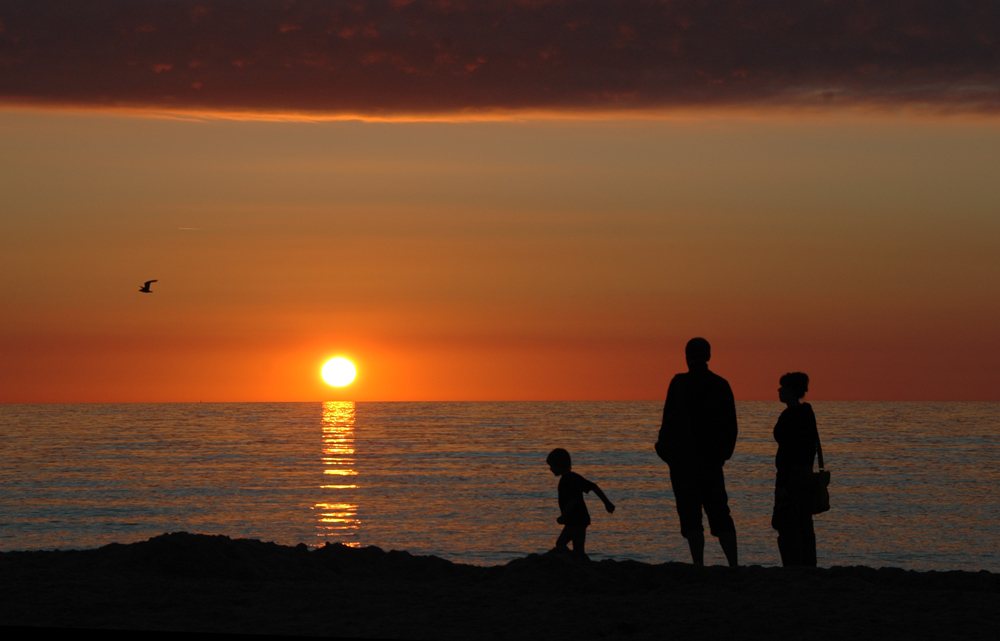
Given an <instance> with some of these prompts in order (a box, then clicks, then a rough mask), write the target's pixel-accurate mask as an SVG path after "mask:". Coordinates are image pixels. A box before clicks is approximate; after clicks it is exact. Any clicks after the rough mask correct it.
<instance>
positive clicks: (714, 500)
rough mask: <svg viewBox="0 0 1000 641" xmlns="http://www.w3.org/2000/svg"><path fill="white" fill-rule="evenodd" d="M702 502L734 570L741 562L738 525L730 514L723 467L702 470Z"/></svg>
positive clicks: (710, 524)
mask: <svg viewBox="0 0 1000 641" xmlns="http://www.w3.org/2000/svg"><path fill="white" fill-rule="evenodd" d="M699 481H700V482H701V491H702V494H701V500H702V505H704V506H705V515H706V516H708V525H709V527H710V528H711V530H712V534H713V535H715V536H717V537H718V538H719V545H721V546H722V551H723V553H725V555H726V561H728V562H729V567H731V568H734V567H736V565H737V564H738V562H739V555H738V553H737V545H736V525H735V524H734V523H733V517H732V516H730V514H729V495H728V494H726V479H725V476H723V474H722V466H721V465H719V466H717V467H716V466H711V467H706V468H704V469H703V470H702V474H701V475H700V478H699Z"/></svg>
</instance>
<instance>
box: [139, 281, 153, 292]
mask: <svg viewBox="0 0 1000 641" xmlns="http://www.w3.org/2000/svg"><path fill="white" fill-rule="evenodd" d="M155 282H156V281H155V280H147V281H146V284H145V285H143V286H142V287H140V288H139V291H140V292H142V293H143V294H152V293H153V290H151V289H150V288H149V286H150V285H152V284H153V283H155Z"/></svg>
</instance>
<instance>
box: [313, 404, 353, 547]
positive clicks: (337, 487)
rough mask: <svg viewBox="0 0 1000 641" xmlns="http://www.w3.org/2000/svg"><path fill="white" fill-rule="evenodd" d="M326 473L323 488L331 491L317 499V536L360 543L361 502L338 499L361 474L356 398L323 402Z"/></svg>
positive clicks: (324, 469) (334, 540) (346, 542)
mask: <svg viewBox="0 0 1000 641" xmlns="http://www.w3.org/2000/svg"><path fill="white" fill-rule="evenodd" d="M322 425H323V459H322V460H323V474H324V475H325V476H329V477H332V478H330V482H329V483H324V484H322V485H320V489H323V490H326V491H327V492H329V496H330V499H331V500H329V501H326V502H322V503H316V504H315V505H313V508H312V509H313V510H315V511H316V518H317V521H318V523H317V526H316V527H317V528H318V529H319V532H318V533H317V536H319V537H322V538H325V539H327V540H328V541H330V542H333V543H343V544H345V545H350V546H351V547H360V546H361V543H360V542H358V541H357V540H352V539H356V538H357V535H358V529H359V526H360V524H361V521H360V520H359V519H358V506H357V505H356V504H354V503H348V502H344V501H337V500H336V499H337V498H338V497H337V493H338V492H341V491H344V490H353V489H356V488H357V487H358V486H357V484H354V483H350V482H349V481H350V480H351V477H354V476H357V474H358V473H357V471H355V470H354V467H353V466H354V401H326V402H324V403H323V418H322Z"/></svg>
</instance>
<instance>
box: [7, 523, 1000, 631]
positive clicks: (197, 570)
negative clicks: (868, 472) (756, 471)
mask: <svg viewBox="0 0 1000 641" xmlns="http://www.w3.org/2000/svg"><path fill="white" fill-rule="evenodd" d="M0 597H2V598H0V625H3V626H25V627H39V626H41V627H56V628H102V629H118V630H146V631H170V632H201V633H237V634H272V635H295V636H332V637H348V638H390V639H458V638H492V639H507V638H546V639H569V638H594V639H596V638H635V639H645V638H649V639H652V638H663V637H664V636H673V635H679V636H681V637H688V636H694V635H702V636H704V635H708V636H710V637H715V636H720V637H721V636H739V637H741V638H743V639H758V638H759V639H763V638H776V637H782V638H784V637H791V638H798V637H801V638H805V637H809V638H813V639H815V638H820V639H822V638H830V639H834V638H841V639H842V638H845V637H848V636H852V637H860V638H876V637H885V636H887V635H891V636H901V635H904V634H905V635H907V636H909V637H911V638H943V637H944V636H958V635H961V636H965V637H966V638H991V637H992V636H993V635H994V634H995V633H996V629H997V626H998V625H1000V574H993V573H990V572H986V571H981V572H963V571H950V572H918V571H914V570H901V569H897V568H881V569H873V568H867V567H832V568H777V567H761V566H747V567H740V568H736V569H735V570H733V569H730V568H728V567H721V566H716V567H704V568H699V567H695V566H692V565H690V564H685V563H663V564H657V565H652V564H647V563H641V562H638V561H615V560H602V561H599V562H598V561H591V562H587V561H583V560H580V559H577V558H575V557H573V556H572V555H569V554H557V553H548V554H543V555H538V554H532V555H529V556H527V557H524V558H520V559H515V560H513V561H511V562H509V563H507V564H505V565H500V566H488V567H483V566H472V565H462V564H457V563H452V562H450V561H447V560H444V559H440V558H437V557H433V556H414V555H411V554H409V553H407V552H398V551H390V552H385V551H382V550H380V549H379V548H374V547H367V548H350V547H346V546H343V545H327V546H324V547H321V548H318V549H310V548H308V547H307V546H305V545H302V544H300V545H298V546H295V547H292V546H282V545H277V544H274V543H264V542H261V541H258V540H251V539H230V538H229V537H225V536H209V535H199V534H188V533H183V532H178V533H173V534H165V535H162V536H158V537H154V538H152V539H149V540H148V541H142V542H138V543H131V544H127V545H122V544H111V545H107V546H104V547H101V548H96V549H88V550H62V551H59V550H56V551H25V552H19V551H15V552H5V553H0Z"/></svg>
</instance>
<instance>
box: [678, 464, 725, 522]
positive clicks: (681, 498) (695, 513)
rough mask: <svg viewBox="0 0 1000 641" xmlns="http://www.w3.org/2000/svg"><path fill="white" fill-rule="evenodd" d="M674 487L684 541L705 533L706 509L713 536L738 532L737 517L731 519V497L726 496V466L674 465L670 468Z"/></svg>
mask: <svg viewBox="0 0 1000 641" xmlns="http://www.w3.org/2000/svg"><path fill="white" fill-rule="evenodd" d="M670 484H671V485H672V486H673V488H674V499H675V501H676V503H677V515H678V516H680V517H681V534H683V535H684V538H687V537H688V536H689V535H691V534H694V533H696V532H704V531H705V528H704V527H702V525H701V510H702V508H704V509H705V515H706V516H708V526H709V528H710V529H711V531H712V536H719V535H721V534H727V533H730V532H733V533H735V532H736V525H735V524H734V523H733V517H731V516H729V496H728V495H727V494H726V479H725V477H724V476H723V475H722V465H711V464H709V465H698V466H692V467H688V466H679V465H673V466H671V467H670Z"/></svg>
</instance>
